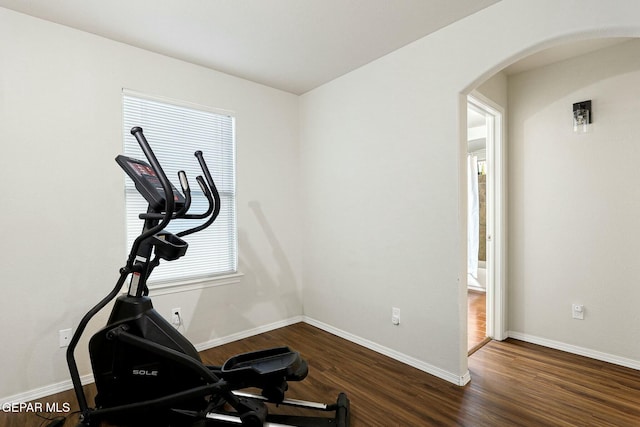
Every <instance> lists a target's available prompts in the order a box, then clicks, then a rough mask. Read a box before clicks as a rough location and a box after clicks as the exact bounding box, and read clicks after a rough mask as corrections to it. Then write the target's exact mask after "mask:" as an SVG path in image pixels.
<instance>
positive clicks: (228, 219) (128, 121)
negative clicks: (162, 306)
mask: <svg viewBox="0 0 640 427" xmlns="http://www.w3.org/2000/svg"><path fill="white" fill-rule="evenodd" d="M123 112H124V120H123V124H124V126H123V130H122V132H123V139H124V154H125V155H126V156H129V157H133V158H136V159H140V160H143V161H147V159H146V158H145V156H144V154H143V153H142V150H141V149H140V147H139V145H138V143H137V141H136V140H135V138H134V137H133V136H132V135H131V133H130V130H131V128H132V127H134V126H140V127H141V128H142V129H143V130H144V134H145V137H146V138H147V140H148V141H149V144H150V145H151V148H152V149H153V151H154V152H155V154H156V157H157V158H158V160H159V161H160V164H161V165H162V166H163V168H164V170H165V173H166V174H167V177H168V178H169V179H170V180H171V182H173V184H174V185H175V186H176V188H178V189H180V183H179V181H178V178H177V177H178V171H179V170H184V171H185V172H186V173H187V177H188V178H189V183H190V188H191V197H192V203H191V209H190V210H189V212H190V213H202V212H204V211H206V209H207V206H208V203H207V200H206V198H205V197H204V195H203V193H202V191H201V190H200V186H199V185H198V183H197V182H196V180H195V178H196V176H198V175H202V170H201V169H200V167H199V164H198V161H197V159H196V158H195V157H194V155H193V153H194V152H195V151H197V150H201V151H202V152H203V153H204V158H205V160H206V161H207V165H208V166H209V169H210V171H211V175H212V177H213V180H214V181H215V183H216V187H217V188H218V192H219V193H220V199H221V203H220V204H221V210H220V215H219V216H218V218H217V219H216V221H215V222H214V223H213V225H211V226H210V227H209V228H207V229H205V230H204V231H201V232H198V233H194V234H191V235H188V236H185V238H184V239H185V240H186V241H187V243H188V244H189V248H188V250H187V253H186V255H185V256H184V257H182V258H180V259H178V260H176V261H171V262H167V261H163V262H161V263H160V266H158V267H157V268H156V269H155V270H154V271H153V273H152V274H151V277H150V278H149V285H151V287H152V285H153V284H154V283H168V282H181V281H191V280H196V279H203V278H207V277H213V276H218V275H225V274H231V273H234V272H236V269H237V233H236V215H235V132H234V118H233V117H232V116H230V115H225V114H218V113H215V112H213V111H207V110H206V109H205V108H202V109H200V108H198V107H194V106H192V105H188V104H180V103H176V102H167V101H165V100H160V99H154V98H151V97H145V96H141V95H139V94H131V93H129V92H126V91H125V92H123ZM125 194H126V221H127V251H128V250H129V248H130V247H131V244H132V243H133V240H134V239H135V238H136V237H137V236H138V235H139V234H140V232H141V230H142V225H143V221H142V220H140V219H139V218H138V215H139V214H140V213H143V212H146V211H147V202H146V201H145V200H144V198H143V197H142V196H140V194H139V193H138V192H137V191H136V189H135V187H134V185H133V182H132V181H131V180H130V179H129V178H128V177H126V184H125ZM202 222H203V221H201V220H200V221H198V220H184V219H183V220H174V221H172V222H171V223H170V224H169V226H168V227H167V230H168V231H170V232H172V233H177V232H179V231H182V230H185V229H187V228H192V227H194V226H196V225H198V224H201V223H202Z"/></svg>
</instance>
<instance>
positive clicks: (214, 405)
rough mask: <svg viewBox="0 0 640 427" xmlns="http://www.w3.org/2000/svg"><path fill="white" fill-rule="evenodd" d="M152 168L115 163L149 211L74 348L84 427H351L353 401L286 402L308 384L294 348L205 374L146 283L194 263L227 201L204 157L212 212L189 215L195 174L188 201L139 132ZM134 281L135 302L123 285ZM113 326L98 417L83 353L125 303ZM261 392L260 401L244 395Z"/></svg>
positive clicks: (250, 356) (105, 336)
mask: <svg viewBox="0 0 640 427" xmlns="http://www.w3.org/2000/svg"><path fill="white" fill-rule="evenodd" d="M131 134H132V135H133V136H134V137H135V138H136V139H137V141H138V144H139V145H140V147H141V148H142V151H143V152H144V154H145V156H146V158H147V160H148V161H149V163H146V162H143V161H140V160H137V159H132V158H129V157H125V156H122V155H120V156H118V157H116V162H117V163H118V164H119V165H120V166H121V167H122V168H123V169H124V171H125V172H126V173H127V175H129V177H131V179H132V180H133V182H134V183H135V186H136V189H137V190H138V191H139V192H140V193H141V194H142V196H144V198H145V199H146V200H147V202H148V203H149V208H148V210H147V212H146V213H142V214H140V216H139V217H140V219H142V220H144V226H143V229H142V233H141V234H140V235H139V236H138V237H137V238H136V239H135V241H134V242H133V245H132V247H131V251H130V253H129V256H128V259H127V263H126V265H125V266H124V267H123V268H121V269H120V278H119V279H118V281H117V283H116V286H115V287H114V288H113V290H112V291H111V292H110V293H109V294H108V295H107V296H106V297H104V298H103V299H102V300H101V301H100V302H99V303H98V304H97V305H96V306H94V307H93V308H92V309H91V310H89V312H88V313H87V314H85V316H84V317H83V318H82V320H81V321H80V324H79V325H78V328H77V329H76V331H75V333H74V335H73V337H72V339H71V341H70V343H69V347H68V349H67V364H68V365H69V372H70V374H71V379H72V381H73V387H74V390H75V393H76V396H77V399H78V404H79V405H80V424H79V426H95V425H99V424H100V422H101V421H102V420H107V421H109V422H110V423H115V424H119V425H120V424H122V425H136V426H192V427H196V426H197V427H207V426H228V425H235V426H239V425H240V426H245V427H247V426H248V427H262V426H270V427H284V426H312V427H321V426H337V427H348V425H349V399H348V398H347V396H346V395H345V394H344V393H340V394H339V395H338V398H337V400H336V402H335V403H333V404H323V403H315V402H307V401H301V400H295V399H286V398H285V392H286V390H287V389H288V382H289V381H301V380H303V379H304V378H305V377H306V375H307V372H308V366H307V362H306V361H305V360H303V359H302V358H301V357H300V354H299V353H298V352H296V351H293V350H291V349H290V348H288V347H276V348H270V349H265V350H259V351H255V352H251V353H245V354H240V355H237V356H234V357H232V358H230V359H228V360H227V361H226V362H225V363H224V364H223V365H222V366H207V365H204V364H203V363H202V361H201V359H200V356H199V355H198V352H197V350H196V349H195V348H194V346H193V345H192V344H191V343H190V342H189V341H188V340H187V339H186V338H185V337H184V336H183V335H182V334H180V333H179V332H178V331H177V330H176V329H175V328H174V327H173V326H172V325H171V324H170V323H169V322H168V321H167V320H165V319H164V318H163V317H162V316H160V314H158V312H156V311H155V310H154V308H153V305H152V303H151V298H150V297H149V296H148V294H149V290H148V288H147V285H146V282H147V279H148V278H149V275H150V274H151V273H152V271H153V269H154V268H155V267H156V266H158V265H159V263H160V260H166V261H172V260H176V259H178V258H180V257H182V256H183V255H185V253H186V250H187V246H188V245H187V243H186V242H185V241H184V240H183V239H182V237H184V236H187V235H189V234H193V233H196V232H199V231H202V230H204V229H205V228H207V227H208V226H210V225H211V224H213V222H214V221H215V219H216V217H217V216H218V214H219V213H220V196H219V194H218V191H217V189H216V185H215V183H214V181H213V179H212V177H211V173H210V172H209V169H208V167H207V165H206V163H205V160H204V157H203V155H202V152H201V151H197V152H196V153H195V157H196V158H197V160H198V162H199V163H200V167H201V169H202V172H203V175H204V178H203V177H202V176H198V177H197V178H196V181H197V182H198V184H199V185H200V188H201V189H202V191H203V193H204V195H205V197H206V198H207V200H208V202H209V207H208V209H207V211H206V212H204V213H200V214H191V213H188V211H189V207H190V204H191V192H190V189H189V182H188V180H187V176H186V174H185V173H184V172H183V171H181V172H179V174H178V175H179V179H180V185H181V187H182V193H180V192H179V191H178V190H177V189H176V188H175V187H174V186H173V185H172V184H171V182H170V181H169V180H168V178H167V176H166V175H165V173H164V171H163V169H162V167H161V166H160V164H159V162H158V160H157V158H156V157H155V155H154V153H153V151H152V149H151V147H150V146H149V144H148V143H147V140H146V138H145V137H144V134H143V131H142V129H141V128H139V127H134V128H133V129H131ZM181 218H184V219H201V220H204V222H203V223H202V224H201V225H199V226H197V227H194V228H191V229H188V230H184V231H182V232H180V233H177V234H172V233H169V232H167V231H166V230H164V229H165V227H166V226H167V225H168V224H169V222H171V221H173V220H175V219H181ZM128 277H131V279H130V283H129V290H128V293H127V294H126V295H121V296H119V297H117V296H118V293H119V292H120V290H121V288H122V286H123V285H124V283H125V281H126V280H127V278H128ZM116 297H117V299H116V301H115V304H114V306H113V309H112V311H111V315H110V317H109V320H108V321H107V325H106V326H105V327H104V328H102V329H101V330H100V331H98V332H97V333H96V334H95V335H93V337H92V338H91V340H90V341H89V355H90V359H91V365H92V368H93V376H94V379H95V384H96V388H97V392H98V393H97V395H96V398H95V405H96V407H95V408H90V407H89V405H88V403H87V398H86V396H85V393H84V391H83V389H82V383H81V381H80V374H79V372H78V367H77V364H76V360H75V356H74V352H75V349H76V347H77V345H78V342H79V340H80V337H81V336H82V334H83V332H84V330H85V328H86V326H87V324H88V323H89V321H90V320H91V318H93V317H94V316H95V315H96V314H97V313H98V312H99V311H100V310H102V309H103V308H104V307H105V306H106V305H107V304H108V303H109V302H110V301H112V300H113V299H114V298H116ZM246 388H257V389H259V390H260V392H261V394H260V395H257V394H250V393H246V392H243V391H241V390H242V389H246ZM266 403H273V404H276V405H285V406H294V407H300V408H306V409H310V410H319V411H324V412H333V413H334V416H313V417H309V416H300V415H273V414H269V413H268V410H267V406H266Z"/></svg>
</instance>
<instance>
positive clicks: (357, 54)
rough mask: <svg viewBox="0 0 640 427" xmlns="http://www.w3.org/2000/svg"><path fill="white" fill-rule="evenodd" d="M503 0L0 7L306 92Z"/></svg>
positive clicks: (94, 2) (19, 1) (19, 3)
mask: <svg viewBox="0 0 640 427" xmlns="http://www.w3.org/2000/svg"><path fill="white" fill-rule="evenodd" d="M498 1H499V0H455V1H451V0H236V1H232V0H109V1H105V0H55V1H52V0H29V1H27V0H0V7H5V8H7V9H12V10H15V11H18V12H22V13H26V14H28V15H32V16H35V17H38V18H42V19H46V20H48V21H52V22H56V23H59V24H62V25H66V26H69V27H72V28H76V29H79V30H83V31H87V32H90V33H94V34H97V35H100V36H103V37H106V38H109V39H113V40H116V41H119V42H123V43H126V44H129V45H132V46H137V47H140V48H143V49H146V50H150V51H153V52H157V53H160V54H164V55H167V56H171V57H174V58H178V59H182V60H185V61H189V62H192V63H195V64H199V65H202V66H205V67H209V68H212V69H214V70H218V71H222V72H225V73H228V74H232V75H235V76H238V77H242V78H244V79H248V80H251V81H255V82H258V83H262V84H265V85H267V86H271V87H274V88H278V89H282V90H284V91H287V92H291V93H295V94H302V93H305V92H307V91H309V90H311V89H313V88H315V87H318V86H320V85H322V84H324V83H326V82H328V81H331V80H333V79H335V78H336V77H339V76H341V75H343V74H346V73H348V72H349V71H352V70H354V69H356V68H358V67H361V66H362V65H364V64H367V63H369V62H371V61H373V60H375V59H377V58H380V57H382V56H384V55H386V54H388V53H390V52H392V51H394V50H396V49H398V48H400V47H402V46H405V45H407V44H409V43H411V42H413V41H415V40H417V39H419V38H422V37H424V36H426V35H428V34H430V33H432V32H434V31H436V30H438V29H440V28H442V27H445V26H447V25H449V24H451V23H453V22H455V21H458V20H460V19H462V18H464V17H466V16H469V15H471V14H473V13H475V12H477V11H479V10H481V9H483V8H485V7H487V6H490V5H491V4H493V3H497V2H498Z"/></svg>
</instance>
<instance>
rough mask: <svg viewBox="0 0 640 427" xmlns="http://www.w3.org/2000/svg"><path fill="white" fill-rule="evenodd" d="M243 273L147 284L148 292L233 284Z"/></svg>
mask: <svg viewBox="0 0 640 427" xmlns="http://www.w3.org/2000/svg"><path fill="white" fill-rule="evenodd" d="M243 276H244V274H243V273H240V272H237V273H233V274H226V275H224V276H214V277H201V278H197V279H190V280H183V281H176V282H168V283H156V284H152V283H150V284H149V294H150V295H151V296H157V295H166V294H175V293H178V292H189V291H194V290H198V289H206V288H212V287H215V286H225V285H233V284H235V283H240V280H242V277H243Z"/></svg>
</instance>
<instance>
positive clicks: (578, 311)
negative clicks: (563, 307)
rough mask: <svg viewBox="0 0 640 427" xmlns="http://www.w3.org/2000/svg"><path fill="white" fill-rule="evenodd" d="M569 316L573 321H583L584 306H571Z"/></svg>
mask: <svg viewBox="0 0 640 427" xmlns="http://www.w3.org/2000/svg"><path fill="white" fill-rule="evenodd" d="M571 314H572V316H573V318H574V319H578V320H584V305H582V304H572V305H571Z"/></svg>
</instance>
